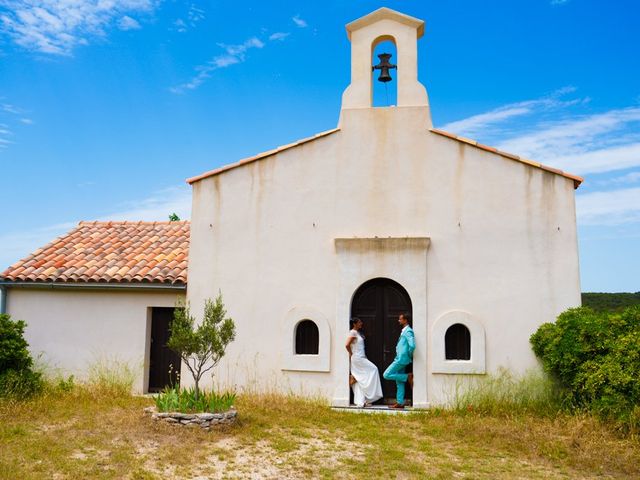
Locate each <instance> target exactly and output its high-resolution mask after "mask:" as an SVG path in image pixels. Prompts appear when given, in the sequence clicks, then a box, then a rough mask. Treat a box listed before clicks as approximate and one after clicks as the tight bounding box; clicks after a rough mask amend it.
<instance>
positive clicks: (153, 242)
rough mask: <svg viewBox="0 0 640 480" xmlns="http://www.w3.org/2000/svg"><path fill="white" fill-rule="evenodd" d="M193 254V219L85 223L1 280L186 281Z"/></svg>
mask: <svg viewBox="0 0 640 480" xmlns="http://www.w3.org/2000/svg"><path fill="white" fill-rule="evenodd" d="M188 256H189V222H80V224H79V225H78V226H77V227H76V228H74V229H73V230H71V231H70V232H69V233H67V234H66V235H64V236H62V237H60V238H56V239H55V240H54V241H52V242H51V243H49V244H48V245H46V246H45V247H43V248H39V249H38V250H36V251H35V252H33V253H32V254H31V255H29V256H28V257H27V258H25V259H23V260H20V261H19V262H17V263H16V264H14V265H12V266H11V267H9V268H8V269H7V270H5V271H4V272H2V273H1V274H0V280H9V281H23V282H24V281H32V282H46V281H51V282H66V283H71V282H73V283H84V282H111V283H114V282H115V283H141V282H144V283H168V284H175V285H184V284H186V283H187V260H188Z"/></svg>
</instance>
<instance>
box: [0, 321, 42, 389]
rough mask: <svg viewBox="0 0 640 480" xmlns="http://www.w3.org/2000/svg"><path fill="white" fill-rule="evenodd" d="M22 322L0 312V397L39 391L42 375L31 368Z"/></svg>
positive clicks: (23, 323)
mask: <svg viewBox="0 0 640 480" xmlns="http://www.w3.org/2000/svg"><path fill="white" fill-rule="evenodd" d="M25 327H26V323H25V322H23V321H22V320H17V321H14V320H11V317H10V316H9V315H7V314H0V397H14V398H22V397H30V396H32V395H34V394H36V393H38V392H39V391H41V390H42V386H43V381H42V374H41V373H40V372H36V371H34V370H33V358H31V354H30V353H29V349H28V347H29V344H28V343H27V341H26V340H25V339H24V328H25Z"/></svg>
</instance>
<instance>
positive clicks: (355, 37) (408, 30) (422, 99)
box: [342, 8, 430, 126]
mask: <svg viewBox="0 0 640 480" xmlns="http://www.w3.org/2000/svg"><path fill="white" fill-rule="evenodd" d="M423 34H424V22H423V21H422V20H419V19H417V18H413V17H410V16H408V15H404V14H402V13H399V12H396V11H394V10H391V9H389V8H380V9H378V10H376V11H375V12H372V13H370V14H369V15H366V16H364V17H362V18H359V19H358V20H355V21H353V22H351V23H349V24H348V25H347V36H348V37H349V40H350V41H351V84H350V85H349V86H348V87H347V89H346V90H345V91H344V93H343V94H342V109H343V110H344V109H352V108H372V106H373V85H372V82H373V81H374V80H373V76H372V75H371V68H372V65H373V64H372V56H373V50H374V48H375V47H376V45H377V44H378V43H379V42H381V41H383V40H392V41H393V43H394V44H395V46H396V51H397V58H396V59H395V63H396V65H397V70H394V74H395V75H397V81H398V83H397V89H398V93H397V106H398V107H426V108H428V107H429V97H428V96H427V90H426V89H425V88H424V86H423V85H422V84H421V83H420V82H418V39H419V38H420V37H422V35H423ZM429 117H430V116H429ZM429 126H430V125H429Z"/></svg>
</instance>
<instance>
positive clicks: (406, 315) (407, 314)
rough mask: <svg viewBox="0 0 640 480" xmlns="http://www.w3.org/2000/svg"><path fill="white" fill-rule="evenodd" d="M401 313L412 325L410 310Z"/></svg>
mask: <svg viewBox="0 0 640 480" xmlns="http://www.w3.org/2000/svg"><path fill="white" fill-rule="evenodd" d="M401 315H402V318H404V319H405V320H406V321H407V323H408V324H409V326H411V314H410V313H409V312H403V313H402V314H401Z"/></svg>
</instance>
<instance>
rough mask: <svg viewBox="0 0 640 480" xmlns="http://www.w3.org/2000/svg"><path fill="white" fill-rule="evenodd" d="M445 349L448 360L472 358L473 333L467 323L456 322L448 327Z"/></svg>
mask: <svg viewBox="0 0 640 480" xmlns="http://www.w3.org/2000/svg"><path fill="white" fill-rule="evenodd" d="M444 351H445V359H447V360H471V333H470V332H469V329H468V328H467V327H466V326H465V325H463V324H461V323H455V324H453V325H451V326H450V327H449V328H448V329H447V332H446V333H445V334H444Z"/></svg>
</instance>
